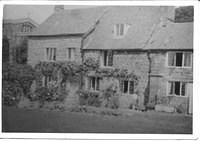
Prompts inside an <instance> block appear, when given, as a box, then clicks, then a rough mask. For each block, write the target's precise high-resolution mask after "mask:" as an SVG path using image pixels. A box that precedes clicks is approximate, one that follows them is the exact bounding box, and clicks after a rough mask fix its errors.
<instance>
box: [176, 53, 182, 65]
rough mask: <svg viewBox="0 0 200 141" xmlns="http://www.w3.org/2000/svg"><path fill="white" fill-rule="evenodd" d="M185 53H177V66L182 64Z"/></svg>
mask: <svg viewBox="0 0 200 141" xmlns="http://www.w3.org/2000/svg"><path fill="white" fill-rule="evenodd" d="M182 59H183V53H176V66H182Z"/></svg>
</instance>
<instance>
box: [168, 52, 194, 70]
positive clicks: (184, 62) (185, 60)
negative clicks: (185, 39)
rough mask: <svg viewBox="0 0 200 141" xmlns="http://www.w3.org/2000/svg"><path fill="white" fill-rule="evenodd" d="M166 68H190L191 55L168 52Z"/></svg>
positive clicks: (188, 53) (189, 53)
mask: <svg viewBox="0 0 200 141" xmlns="http://www.w3.org/2000/svg"><path fill="white" fill-rule="evenodd" d="M168 66H176V67H191V66H192V53H191V52H169V53H168Z"/></svg>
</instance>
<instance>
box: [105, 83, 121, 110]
mask: <svg viewBox="0 0 200 141" xmlns="http://www.w3.org/2000/svg"><path fill="white" fill-rule="evenodd" d="M103 98H104V99H105V100H106V104H105V107H109V108H112V109H117V108H119V96H118V95H117V93H116V90H115V89H113V86H112V85H111V86H110V87H108V88H107V89H105V90H104V91H103Z"/></svg>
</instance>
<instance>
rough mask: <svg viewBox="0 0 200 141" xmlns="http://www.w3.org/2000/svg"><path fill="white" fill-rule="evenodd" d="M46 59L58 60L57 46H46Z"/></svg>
mask: <svg viewBox="0 0 200 141" xmlns="http://www.w3.org/2000/svg"><path fill="white" fill-rule="evenodd" d="M46 60H47V61H56V48H46Z"/></svg>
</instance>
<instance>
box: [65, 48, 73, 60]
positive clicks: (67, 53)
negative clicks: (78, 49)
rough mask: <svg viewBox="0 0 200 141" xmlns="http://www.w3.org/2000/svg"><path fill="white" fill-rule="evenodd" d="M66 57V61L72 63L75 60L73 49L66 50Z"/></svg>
mask: <svg viewBox="0 0 200 141" xmlns="http://www.w3.org/2000/svg"><path fill="white" fill-rule="evenodd" d="M66 57H67V60H70V61H73V60H74V59H75V48H67V51H66Z"/></svg>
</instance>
